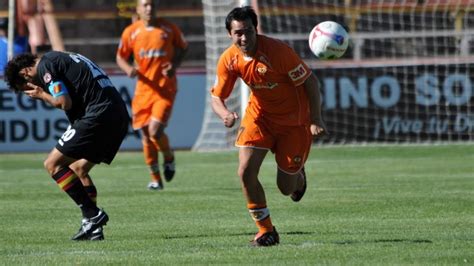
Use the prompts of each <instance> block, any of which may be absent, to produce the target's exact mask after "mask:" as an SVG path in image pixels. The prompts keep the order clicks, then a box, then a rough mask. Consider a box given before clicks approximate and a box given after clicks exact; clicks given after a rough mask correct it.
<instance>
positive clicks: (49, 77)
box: [43, 73, 52, 84]
mask: <svg viewBox="0 0 474 266" xmlns="http://www.w3.org/2000/svg"><path fill="white" fill-rule="evenodd" d="M51 79H52V77H51V74H50V73H46V74H44V76H43V81H44V83H46V84H48V83H49V82H50V81H51Z"/></svg>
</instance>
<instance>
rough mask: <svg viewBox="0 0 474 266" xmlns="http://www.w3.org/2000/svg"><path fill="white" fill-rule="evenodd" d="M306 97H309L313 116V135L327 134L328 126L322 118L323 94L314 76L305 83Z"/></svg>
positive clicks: (311, 127) (311, 128)
mask: <svg viewBox="0 0 474 266" xmlns="http://www.w3.org/2000/svg"><path fill="white" fill-rule="evenodd" d="M303 86H304V89H305V91H306V95H308V100H309V109H310V115H311V126H310V130H311V134H312V135H313V136H315V137H318V136H321V135H324V134H326V133H327V129H326V125H325V124H324V121H323V119H322V116H321V93H320V92H319V81H318V79H317V78H316V76H315V75H314V74H312V73H311V75H310V76H309V77H308V78H307V79H306V80H305V82H304V83H303Z"/></svg>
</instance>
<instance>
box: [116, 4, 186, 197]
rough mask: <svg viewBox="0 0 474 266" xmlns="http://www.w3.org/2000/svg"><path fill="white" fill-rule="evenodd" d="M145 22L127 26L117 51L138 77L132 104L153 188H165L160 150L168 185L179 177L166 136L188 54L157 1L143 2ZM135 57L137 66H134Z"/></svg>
mask: <svg viewBox="0 0 474 266" xmlns="http://www.w3.org/2000/svg"><path fill="white" fill-rule="evenodd" d="M137 13H138V15H139V17H140V19H139V20H138V21H136V22H134V23H132V24H131V25H130V26H128V27H127V28H125V30H124V31H123V33H122V37H121V41H120V45H119V48H118V50H117V56H116V61H117V65H118V66H119V67H120V68H121V69H122V70H123V71H124V72H125V73H126V74H127V75H128V76H129V77H132V78H133V77H138V79H137V85H136V89H135V96H134V98H133V100H132V112H133V128H134V129H141V132H142V143H143V153H144V155H145V163H146V164H147V165H148V167H149V168H150V174H151V182H150V183H149V184H148V189H151V190H161V189H163V182H162V180H161V174H160V167H159V164H158V151H161V152H162V153H163V157H164V163H163V168H164V169H163V170H164V175H165V180H166V181H171V179H172V178H173V176H174V174H175V159H174V154H173V151H172V149H171V148H170V144H169V139H168V136H167V135H166V133H165V132H164V130H165V127H166V126H167V123H168V121H169V119H170V116H171V111H172V109H173V104H174V100H175V96H176V91H177V81H176V69H177V68H178V67H179V65H180V64H181V62H182V60H183V57H184V55H185V53H186V50H187V46H188V44H187V42H186V41H185V40H184V38H183V34H182V33H181V30H180V29H179V28H178V27H177V26H176V25H174V24H172V23H170V22H168V21H166V20H164V19H162V18H157V17H156V10H155V6H154V3H153V1H152V0H137ZM132 56H133V59H134V61H135V62H134V63H133V64H131V63H129V61H128V60H129V59H130V58H131V57H132Z"/></svg>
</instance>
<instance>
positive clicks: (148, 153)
mask: <svg viewBox="0 0 474 266" xmlns="http://www.w3.org/2000/svg"><path fill="white" fill-rule="evenodd" d="M142 144H143V155H144V156H145V163H146V164H147V165H154V164H158V149H157V146H156V144H155V143H153V141H142Z"/></svg>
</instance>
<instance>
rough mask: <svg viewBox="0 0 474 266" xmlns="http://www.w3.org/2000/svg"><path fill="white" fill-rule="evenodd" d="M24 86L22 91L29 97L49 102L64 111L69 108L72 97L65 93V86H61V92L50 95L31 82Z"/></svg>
mask: <svg viewBox="0 0 474 266" xmlns="http://www.w3.org/2000/svg"><path fill="white" fill-rule="evenodd" d="M61 84H62V82H61ZM56 85H58V84H56ZM25 86H26V87H25V88H24V89H25V90H24V93H25V94H26V95H28V96H29V97H31V98H35V99H40V100H42V101H44V102H47V103H49V104H51V105H52V106H53V107H55V108H58V109H62V110H65V111H67V110H69V109H71V107H72V99H71V97H70V96H69V94H68V93H67V90H66V88H63V91H62V92H61V93H59V92H58V93H56V94H53V95H51V94H49V93H47V92H45V91H44V90H43V88H41V87H40V86H37V85H35V84H33V83H26V85H25ZM63 86H64V85H63Z"/></svg>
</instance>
